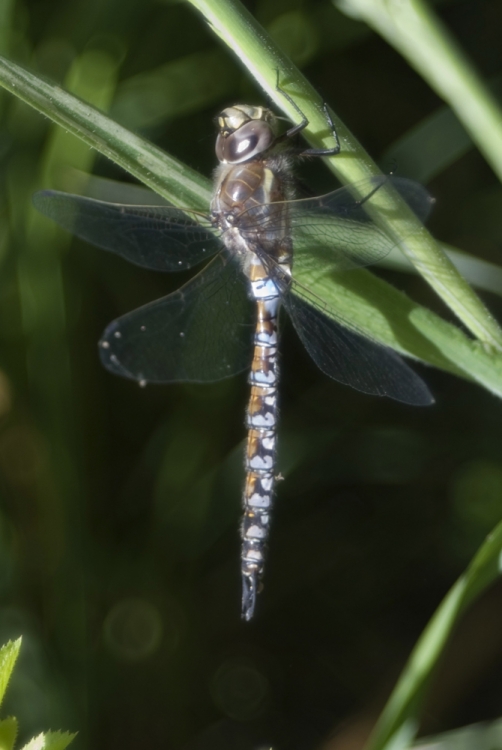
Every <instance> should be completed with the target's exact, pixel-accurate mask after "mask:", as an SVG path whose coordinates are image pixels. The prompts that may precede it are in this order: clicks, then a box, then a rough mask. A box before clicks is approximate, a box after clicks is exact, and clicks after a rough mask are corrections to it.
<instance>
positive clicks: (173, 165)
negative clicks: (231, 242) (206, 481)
mask: <svg viewBox="0 0 502 750" xmlns="http://www.w3.org/2000/svg"><path fill="white" fill-rule="evenodd" d="M0 83H3V84H4V85H5V86H6V87H7V88H9V89H10V90H12V91H13V92H14V93H16V94H17V95H19V96H21V98H22V99H23V100H24V101H27V102H28V103H30V104H32V105H33V106H34V107H36V108H37V109H39V110H40V111H42V112H43V113H45V114H47V115H48V116H50V117H52V119H53V120H54V121H55V122H56V123H58V124H60V125H64V127H65V128H66V129H67V130H69V132H71V133H72V134H74V135H77V136H79V137H80V138H82V140H84V142H85V143H87V144H88V145H91V146H93V147H94V148H96V149H97V150H99V151H100V152H101V153H103V154H105V155H106V156H108V157H109V158H111V159H113V160H114V161H115V162H117V163H118V164H120V165H121V166H123V167H124V168H125V169H127V170H128V171H130V172H131V173H132V174H134V175H135V176H136V177H138V179H140V180H142V181H143V182H144V183H145V184H147V185H148V186H149V187H150V188H152V189H153V190H155V191H156V192H158V193H160V194H161V195H163V196H164V197H166V198H167V199H170V200H171V201H172V202H173V203H174V204H175V205H181V206H183V205H195V206H199V207H200V208H202V209H204V208H206V209H207V201H208V200H209V196H210V189H209V188H210V183H209V181H208V180H207V179H205V178H203V177H201V176H200V175H198V174H197V173H196V172H194V171H193V170H191V169H189V168H188V167H185V166H184V165H182V164H180V163H179V162H177V161H176V160H174V159H172V158H171V157H169V156H167V155H166V154H164V153H163V152H162V151H161V150H160V149H158V148H156V147H155V146H153V145H152V144H150V143H148V141H145V140H144V139H142V138H140V137H138V136H136V135H134V134H133V133H130V132H129V131H127V130H126V129H124V128H122V127H121V126H120V125H117V123H115V122H113V120H111V119H110V118H108V117H106V115H104V114H102V113H101V112H99V111H98V110H97V109H95V108H93V107H92V106H91V105H89V104H86V103H84V102H82V101H81V100H80V99H78V98H77V97H75V96H72V95H71V94H69V93H67V92H66V91H63V90H62V89H61V88H60V87H58V86H53V85H51V84H49V83H47V82H46V81H42V80H41V79H39V78H37V77H36V76H35V75H33V74H31V73H29V72H27V71H25V70H23V69H22V68H20V67H19V66H17V65H15V64H14V63H10V62H8V61H5V60H1V59H0ZM276 94H277V92H276ZM385 192H386V190H384V189H381V190H380V191H379V194H378V195H379V199H380V196H381V200H382V201H383V206H382V208H384V209H385V210H384V211H382V217H383V219H384V228H385V229H386V230H387V231H389V229H391V230H392V231H391V235H392V234H395V233H396V227H397V232H398V234H399V233H401V234H402V235H403V236H405V237H407V238H409V237H410V235H412V236H413V234H414V226H415V223H416V220H415V219H414V217H413V216H412V215H411V212H410V211H409V209H408V207H407V206H406V205H404V207H403V212H401V209H399V210H398V211H395V210H394V211H391V212H389V210H388V208H387V207H386V201H387V196H385V195H384V193H385ZM391 200H393V199H392V198H391ZM390 214H392V222H389V221H388V218H387V217H388V216H389V215H390ZM376 218H377V219H380V215H379V214H378V212H377V217H376ZM424 237H427V238H429V235H428V234H427V232H426V230H425V229H424V228H423V227H422V226H421V225H418V235H417V236H416V238H414V237H413V238H412V241H414V242H416V243H418V244H420V242H422V241H423V238H424ZM407 241H408V240H407ZM427 241H429V240H427ZM430 241H431V242H432V239H430ZM443 257H446V256H444V255H443V254H441V256H440V258H439V260H438V262H439V263H440V264H441V263H442V261H441V258H443ZM448 263H449V261H448ZM450 265H452V264H450ZM452 268H453V265H452ZM441 270H442V269H441V267H439V268H437V269H436V276H437V277H438V278H439V279H442V278H444V282H443V285H444V286H445V287H446V288H449V283H450V277H449V276H448V271H447V270H446V271H445V275H444V276H442V274H441ZM443 270H444V269H443ZM455 273H456V272H455ZM349 277H350V278H349ZM459 278H461V277H459ZM363 279H364V282H363ZM324 282H326V283H323V285H322V286H319V287H317V284H318V281H317V280H316V287H315V288H318V292H319V294H320V296H323V297H324V298H325V299H326V301H327V302H328V304H329V305H333V306H335V305H338V304H339V303H340V302H339V301H340V299H345V300H346V302H347V308H346V309H345V312H344V315H345V317H346V318H347V319H351V316H354V317H355V319H356V320H357V319H358V318H359V319H360V320H361V326H360V327H361V329H362V330H363V332H364V331H366V332H367V333H368V335H369V336H371V337H372V338H374V339H376V340H377V341H381V342H382V343H384V344H386V345H389V346H392V347H394V348H395V349H397V350H398V351H401V352H403V353H407V354H409V355H411V356H414V357H417V358H421V359H424V360H425V361H427V362H429V363H431V364H434V365H436V366H440V367H443V368H444V369H447V370H449V371H452V372H457V373H463V374H464V375H466V376H467V377H471V378H473V379H475V380H478V382H483V383H484V384H485V385H486V386H487V387H489V388H490V390H492V391H493V392H494V393H497V394H500V395H502V379H501V376H500V366H499V362H498V357H497V355H495V354H493V356H492V357H491V359H490V361H489V362H486V363H485V364H484V368H483V369H484V376H483V378H482V379H480V377H479V372H478V369H479V368H478V366H477V364H476V362H475V361H474V359H475V357H476V355H477V352H476V351H475V350H468V344H469V339H468V338H467V337H466V336H465V335H464V334H463V333H461V332H460V331H458V332H457V331H456V329H455V328H454V327H452V326H451V327H449V329H451V333H452V336H451V340H452V343H451V350H452V354H451V357H450V356H448V357H444V356H443V355H442V353H441V352H440V351H435V348H436V344H435V343H434V341H433V340H432V339H431V344H432V346H431V345H430V344H427V345H425V346H424V341H425V339H426V338H427V337H428V336H429V329H427V330H426V331H425V332H424V331H422V330H419V329H418V327H417V325H416V324H415V322H413V321H412V319H411V317H410V304H411V303H410V301H409V300H407V298H406V297H404V296H403V295H399V294H398V293H396V291H395V290H394V289H393V288H392V287H391V286H390V285H388V284H384V282H382V281H380V280H379V279H376V278H375V277H372V276H371V275H370V274H367V273H361V274H354V273H352V274H347V275H346V276H345V278H344V279H343V287H344V288H348V289H350V290H351V292H350V294H349V295H345V297H344V296H343V295H341V296H340V287H341V284H342V282H340V284H337V283H335V281H334V280H333V279H328V280H326V279H325V280H324ZM319 283H320V282H319ZM464 283H465V282H464ZM354 284H356V286H355V287H354ZM357 284H359V285H360V286H359V289H358V288H357ZM452 285H453V287H454V286H455V285H454V284H452ZM466 286H467V288H468V289H470V287H468V285H466ZM368 294H369V295H370V300H372V301H371V302H370V303H369V309H370V310H372V311H373V313H372V314H368V302H367V300H366V295H368ZM475 299H477V298H475ZM375 301H377V304H378V309H379V310H380V313H381V316H382V317H383V318H384V319H387V320H388V321H392V322H391V323H388V324H387V325H386V333H385V335H382V325H381V324H380V319H379V318H378V316H375V315H374V310H375ZM463 302H466V300H465V298H463ZM480 304H481V303H480ZM466 305H467V306H468V301H467V302H466ZM471 311H472V310H471ZM429 315H430V316H432V317H431V318H430V320H431V321H434V320H437V322H438V327H439V326H442V329H441V330H445V329H444V326H447V324H445V323H443V321H441V319H440V318H436V316H433V315H432V313H430V314H429ZM487 316H488V314H487V313H486V311H485V314H484V317H483V316H482V315H481V316H479V318H478V322H479V323H480V325H482V326H483V327H486V326H485V323H486V319H488V321H489V322H490V323H491V324H492V327H493V330H497V327H496V324H495V322H494V321H493V320H492V319H491V318H490V317H489V316H488V318H487ZM398 319H402V321H403V325H404V326H407V334H406V336H404V337H402V336H401V334H400V333H398V334H397V335H396V333H395V332H394V329H395V328H396V325H394V323H395V322H396V321H397V320H398ZM418 319H420V318H418ZM428 319H429V318H428ZM420 320H421V319H420ZM410 323H411V325H410ZM421 325H422V323H421ZM432 327H433V326H432ZM447 327H448V326H447ZM397 328H399V327H397ZM424 335H425V339H424ZM492 338H493V337H492ZM457 348H458V349H459V351H458V352H457ZM467 351H469V354H468V356H466V352H467ZM457 355H458V359H459V361H460V360H461V361H462V365H461V367H458V366H457ZM461 355H462V356H461Z"/></svg>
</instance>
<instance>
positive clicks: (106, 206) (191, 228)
mask: <svg viewBox="0 0 502 750" xmlns="http://www.w3.org/2000/svg"><path fill="white" fill-rule="evenodd" d="M33 203H34V205H35V208H37V209H38V210H39V211H40V212H41V213H42V214H44V215H45V216H47V217H48V218H49V219H52V220H53V221H55V222H56V223H57V224H59V226H61V227H63V229H66V230H68V231H69V232H72V234H75V235H76V236H77V237H80V238H81V239H83V240H86V241H87V242H90V243H91V244H92V245H97V247H101V248H102V249H103V250H109V251H110V252H112V253H116V254H117V255H120V256H122V257H123V258H125V259H126V260H128V261H130V262H131V263H135V264H136V265H138V266H143V267H144V268H151V269H153V270H154V271H182V270H185V269H187V268H191V267H192V266H194V265H196V264H197V263H200V262H201V261H203V260H207V259H208V258H210V257H211V255H214V253H215V252H217V251H218V250H221V247H222V245H221V242H220V240H219V239H218V237H217V235H216V234H215V233H214V231H213V230H212V227H211V224H210V222H209V221H208V219H207V217H205V216H204V215H203V214H199V213H197V212H196V211H190V210H188V209H187V210H186V211H181V210H180V209H178V208H174V207H172V206H142V205H138V206H131V205H127V204H121V203H106V202H104V201H99V200H94V199H93V198H86V197H84V196H81V195H72V194H70V193H60V192H58V191H55V190H42V191H40V192H38V193H35V195H34V196H33Z"/></svg>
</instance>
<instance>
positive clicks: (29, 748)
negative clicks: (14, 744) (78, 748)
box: [21, 732, 77, 750]
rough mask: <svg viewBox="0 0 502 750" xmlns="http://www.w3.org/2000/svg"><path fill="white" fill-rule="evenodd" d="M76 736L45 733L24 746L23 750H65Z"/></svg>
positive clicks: (64, 733)
mask: <svg viewBox="0 0 502 750" xmlns="http://www.w3.org/2000/svg"><path fill="white" fill-rule="evenodd" d="M76 736H77V735H76V734H70V733H69V732H44V733H43V734H39V735H38V737H34V738H33V739H32V740H30V741H29V742H28V744H26V745H23V747H22V748H21V750H65V748H66V747H68V745H69V744H70V742H71V741H72V740H73V739H75V737H76Z"/></svg>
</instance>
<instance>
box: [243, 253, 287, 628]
mask: <svg viewBox="0 0 502 750" xmlns="http://www.w3.org/2000/svg"><path fill="white" fill-rule="evenodd" d="M253 270H254V271H255V273H254V274H252V277H251V285H252V289H253V291H254V292H255V293H256V296H257V308H258V315H257V324H256V331H255V337H254V356H253V363H252V365H251V372H250V375H249V382H250V384H251V396H250V399H249V406H248V411H247V417H246V426H247V428H248V440H247V448H246V459H245V465H246V484H245V487H244V496H243V505H244V516H243V519H242V527H241V537H242V558H241V560H242V562H241V566H242V567H241V571H242V616H243V617H244V619H246V620H250V619H251V617H252V616H253V612H254V607H255V602H256V596H257V594H258V593H259V591H260V589H261V580H262V577H263V570H264V563H265V549H266V542H267V538H268V532H269V525H270V512H271V507H272V500H273V492H274V485H275V457H276V443H277V417H278V404H277V384H278V375H279V373H278V358H277V315H278V310H279V298H278V292H277V290H275V292H274V287H273V286H270V284H267V282H266V278H265V272H264V269H263V267H262V266H261V264H258V263H256V264H255V266H254V269H253ZM253 277H254V278H253ZM260 290H262V295H260ZM263 294H266V295H267V296H263Z"/></svg>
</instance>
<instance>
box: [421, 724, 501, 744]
mask: <svg viewBox="0 0 502 750" xmlns="http://www.w3.org/2000/svg"><path fill="white" fill-rule="evenodd" d="M500 747H502V719H497V720H496V721H493V722H492V723H487V724H472V725H471V726H468V727H462V728H461V729H455V730H454V731H453V732H444V733H443V734H437V735H435V736H433V737H424V738H423V739H421V740H420V741H419V742H416V743H415V744H414V745H413V750H498V748H500Z"/></svg>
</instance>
